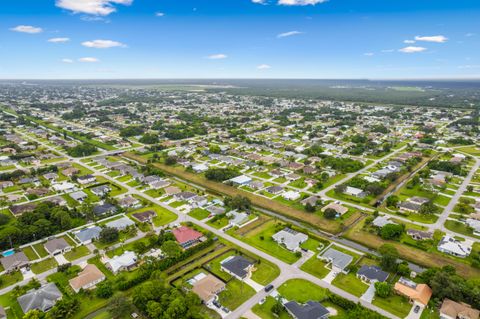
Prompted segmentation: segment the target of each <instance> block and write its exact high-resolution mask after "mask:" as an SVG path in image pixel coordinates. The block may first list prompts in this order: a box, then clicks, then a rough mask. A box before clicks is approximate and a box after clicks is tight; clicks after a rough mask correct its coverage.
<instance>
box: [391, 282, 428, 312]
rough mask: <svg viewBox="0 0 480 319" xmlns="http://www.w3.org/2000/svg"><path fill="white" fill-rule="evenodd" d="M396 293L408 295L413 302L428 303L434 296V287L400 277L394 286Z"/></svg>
mask: <svg viewBox="0 0 480 319" xmlns="http://www.w3.org/2000/svg"><path fill="white" fill-rule="evenodd" d="M393 290H394V291H395V293H396V294H398V295H401V296H404V297H407V298H408V300H409V301H410V302H411V303H420V304H422V305H424V306H426V305H427V304H428V302H429V301H430V298H431V297H432V289H431V288H430V287H429V286H428V285H426V284H417V283H415V282H413V281H411V280H409V279H407V278H404V277H400V279H399V280H398V281H397V282H396V283H395V286H394V288H393Z"/></svg>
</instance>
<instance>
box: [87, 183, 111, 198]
mask: <svg viewBox="0 0 480 319" xmlns="http://www.w3.org/2000/svg"><path fill="white" fill-rule="evenodd" d="M90 191H91V192H92V193H93V194H95V195H97V196H99V197H103V196H105V195H107V194H108V193H109V192H110V191H111V189H110V187H108V186H107V185H100V186H95V187H92V188H90Z"/></svg>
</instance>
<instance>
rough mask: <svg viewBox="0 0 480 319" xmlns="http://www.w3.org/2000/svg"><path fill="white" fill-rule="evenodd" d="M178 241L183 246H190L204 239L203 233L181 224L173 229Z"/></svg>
mask: <svg viewBox="0 0 480 319" xmlns="http://www.w3.org/2000/svg"><path fill="white" fill-rule="evenodd" d="M172 233H173V235H174V236H175V239H176V240H177V242H178V243H179V244H180V246H182V247H183V248H188V247H190V246H192V245H195V244H196V243H198V242H199V241H201V240H202V238H204V237H203V234H202V233H200V232H198V231H196V230H194V229H191V228H189V227H187V226H181V227H178V228H175V229H173V230H172Z"/></svg>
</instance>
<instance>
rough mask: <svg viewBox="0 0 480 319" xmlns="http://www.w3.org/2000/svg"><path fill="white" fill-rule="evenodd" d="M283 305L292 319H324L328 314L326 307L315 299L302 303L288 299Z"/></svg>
mask: <svg viewBox="0 0 480 319" xmlns="http://www.w3.org/2000/svg"><path fill="white" fill-rule="evenodd" d="M284 306H285V309H286V310H287V312H288V313H289V314H290V315H291V316H292V317H293V318H294V319H326V318H328V315H329V314H330V312H329V311H328V309H327V308H325V307H324V306H323V305H322V304H320V303H318V302H316V301H307V303H305V304H303V305H302V304H299V303H297V302H296V301H289V302H287V303H285V304H284Z"/></svg>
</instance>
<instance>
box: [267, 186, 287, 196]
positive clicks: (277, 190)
mask: <svg viewBox="0 0 480 319" xmlns="http://www.w3.org/2000/svg"><path fill="white" fill-rule="evenodd" d="M265 190H266V191H267V192H269V193H270V194H272V195H277V194H280V193H281V192H282V191H283V187H282V186H278V185H272V186H269V187H267V188H265Z"/></svg>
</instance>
